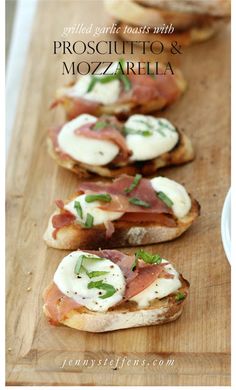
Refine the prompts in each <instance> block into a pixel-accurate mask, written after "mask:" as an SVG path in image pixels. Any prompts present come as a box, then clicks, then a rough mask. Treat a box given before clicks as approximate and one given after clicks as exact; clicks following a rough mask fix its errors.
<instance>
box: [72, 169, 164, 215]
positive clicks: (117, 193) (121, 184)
mask: <svg viewBox="0 0 236 390" xmlns="http://www.w3.org/2000/svg"><path fill="white" fill-rule="evenodd" d="M133 180H134V178H133V177H132V176H128V175H121V176H120V177H119V178H118V179H116V180H114V181H113V183H104V182H84V183H82V184H81V185H80V186H79V190H80V191H83V192H84V193H97V194H99V193H104V192H106V193H109V194H110V195H112V201H111V202H109V203H108V202H107V203H106V204H104V205H101V206H100V208H101V209H102V210H107V211H108V210H109V211H118V212H124V213H138V212H142V213H154V212H155V213H159V214H160V213H166V214H172V210H171V208H169V207H168V206H167V205H166V204H165V203H164V202H163V201H162V200H161V199H159V198H158V197H157V195H156V193H155V191H154V189H153V187H152V185H151V182H150V180H148V179H144V178H142V179H141V180H140V182H139V184H138V185H137V186H136V187H135V188H134V189H133V191H131V192H129V193H128V194H126V192H125V190H126V189H127V188H129V187H130V185H131V184H132V183H133ZM131 197H132V198H133V197H134V198H138V199H139V200H142V201H144V202H146V203H148V204H149V205H150V207H147V208H146V207H142V206H136V205H134V204H132V203H130V202H129V198H131Z"/></svg>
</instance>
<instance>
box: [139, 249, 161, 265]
mask: <svg viewBox="0 0 236 390" xmlns="http://www.w3.org/2000/svg"><path fill="white" fill-rule="evenodd" d="M138 259H142V260H143V261H144V262H145V263H148V264H161V262H162V258H161V256H160V255H152V254H151V253H148V252H145V251H144V250H143V249H139V250H138V251H137V252H136V253H135V260H136V265H137V261H138ZM136 265H135V266H136Z"/></svg>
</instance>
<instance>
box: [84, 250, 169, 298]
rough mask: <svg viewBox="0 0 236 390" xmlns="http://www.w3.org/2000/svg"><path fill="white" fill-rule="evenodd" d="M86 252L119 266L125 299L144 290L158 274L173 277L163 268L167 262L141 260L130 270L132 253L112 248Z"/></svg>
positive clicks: (132, 258)
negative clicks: (158, 262)
mask: <svg viewBox="0 0 236 390" xmlns="http://www.w3.org/2000/svg"><path fill="white" fill-rule="evenodd" d="M86 252H88V253H92V254H94V255H97V256H100V257H104V258H106V259H109V260H111V261H113V262H114V263H116V264H117V265H118V266H119V267H120V269H121V271H122V272H123V274H124V277H125V279H126V291H125V297H124V299H125V300H128V299H130V298H132V297H134V296H135V295H137V294H139V293H140V292H141V291H143V290H145V289H146V288H147V287H149V286H150V285H151V284H152V283H153V282H154V281H155V280H156V279H157V278H158V277H159V276H161V277H163V278H173V275H171V274H169V273H167V272H166V271H165V270H164V266H166V265H167V264H168V263H161V264H146V263H144V262H141V264H138V266H137V267H136V269H135V270H134V271H132V265H133V263H134V260H135V256H134V255H132V256H128V255H126V254H124V253H122V252H119V251H117V250H112V249H111V250H109V249H104V250H99V251H86Z"/></svg>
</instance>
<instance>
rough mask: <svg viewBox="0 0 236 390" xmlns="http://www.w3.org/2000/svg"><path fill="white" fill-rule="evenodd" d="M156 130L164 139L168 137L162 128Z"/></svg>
mask: <svg viewBox="0 0 236 390" xmlns="http://www.w3.org/2000/svg"><path fill="white" fill-rule="evenodd" d="M156 130H157V131H158V133H160V134H161V135H162V136H163V137H165V136H166V134H165V133H164V131H163V130H162V129H161V127H158V128H157V129H156Z"/></svg>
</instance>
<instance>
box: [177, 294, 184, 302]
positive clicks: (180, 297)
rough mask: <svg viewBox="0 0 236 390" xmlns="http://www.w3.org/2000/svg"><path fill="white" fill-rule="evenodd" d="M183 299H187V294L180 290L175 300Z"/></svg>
mask: <svg viewBox="0 0 236 390" xmlns="http://www.w3.org/2000/svg"><path fill="white" fill-rule="evenodd" d="M183 299H185V294H183V293H182V292H178V293H177V294H176V296H175V300H176V301H177V302H178V301H182V300H183Z"/></svg>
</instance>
